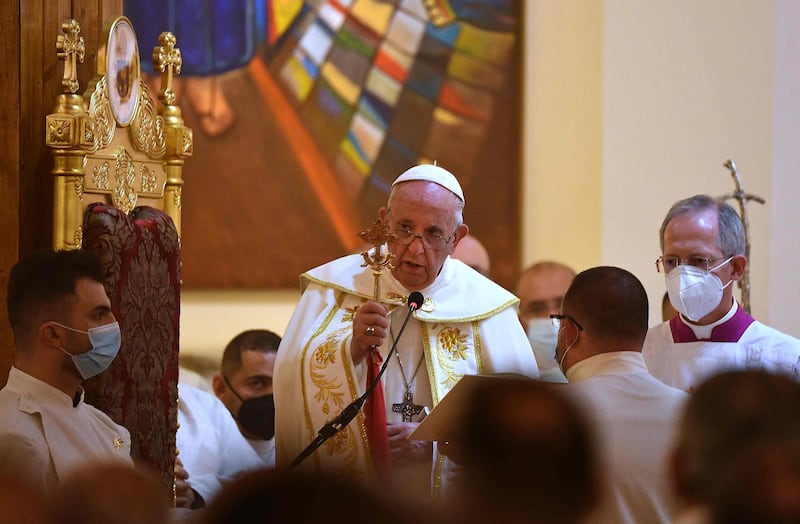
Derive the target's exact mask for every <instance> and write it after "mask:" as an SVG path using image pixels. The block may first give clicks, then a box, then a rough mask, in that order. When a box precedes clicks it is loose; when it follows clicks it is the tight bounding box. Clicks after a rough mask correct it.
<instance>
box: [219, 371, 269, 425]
mask: <svg viewBox="0 0 800 524" xmlns="http://www.w3.org/2000/svg"><path fill="white" fill-rule="evenodd" d="M223 379H225V384H227V385H228V387H229V388H230V390H231V391H233V394H234V395H236V397H237V398H238V399H239V400H241V401H242V405H241V407H240V408H239V416H238V417H235V418H236V419H237V421H238V422H239V425H240V426H241V427H242V429H243V430H244V431H246V432H247V433H250V434H251V435H255V436H257V437H258V438H261V439H263V440H269V439H271V438H272V437H274V436H275V400H274V399H273V397H272V395H262V396H260V397H252V398H248V399H247V400H245V399H243V398H242V396H241V395H239V393H237V392H236V390H235V389H233V387H232V386H231V383H230V382H228V379H227V378H225V377H223Z"/></svg>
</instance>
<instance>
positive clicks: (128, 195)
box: [112, 149, 137, 213]
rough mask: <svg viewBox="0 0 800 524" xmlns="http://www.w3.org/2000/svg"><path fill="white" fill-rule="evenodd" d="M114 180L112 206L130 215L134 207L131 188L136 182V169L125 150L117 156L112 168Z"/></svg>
mask: <svg viewBox="0 0 800 524" xmlns="http://www.w3.org/2000/svg"><path fill="white" fill-rule="evenodd" d="M114 178H115V180H116V182H117V185H116V187H115V188H114V191H113V192H112V199H113V201H114V205H115V206H116V207H118V208H119V209H121V210H122V211H123V212H125V213H130V212H131V211H132V210H133V208H134V207H136V199H137V195H136V189H135V188H134V187H133V184H134V182H135V181H136V169H135V167H134V164H133V158H131V156H130V155H129V154H128V152H127V151H125V149H121V150H120V152H119V153H118V154H117V161H116V165H115V166H114Z"/></svg>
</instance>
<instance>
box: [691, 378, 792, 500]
mask: <svg viewBox="0 0 800 524" xmlns="http://www.w3.org/2000/svg"><path fill="white" fill-rule="evenodd" d="M799 412H800V384H798V383H797V382H795V381H794V380H793V379H792V378H790V377H789V376H786V375H780V374H769V373H767V372H766V371H761V370H755V369H750V370H738V371H727V372H724V373H720V374H717V375H714V376H713V377H711V378H710V379H708V380H706V381H705V382H703V383H702V384H700V385H699V386H698V387H697V389H695V390H694V392H693V393H692V394H691V395H690V396H689V400H688V402H687V403H686V407H685V408H684V412H683V415H682V417H681V420H680V424H679V432H678V439H677V451H678V453H679V456H680V458H681V464H682V467H681V471H680V472H679V475H680V478H679V479H678V481H679V485H680V489H681V490H682V491H683V493H682V495H683V496H685V497H687V498H690V499H692V500H694V501H698V502H703V503H707V502H710V500H711V498H712V496H713V493H714V491H715V487H716V486H717V484H718V483H719V481H720V478H721V477H722V476H724V475H723V474H722V473H721V472H722V471H723V469H724V468H726V467H727V466H728V465H730V464H732V461H733V460H735V459H736V458H737V457H740V456H741V455H742V453H743V452H744V450H745V449H747V448H749V447H750V446H754V445H756V444H759V443H763V442H768V441H773V442H790V441H794V442H796V441H798V440H800V418H798V416H797V414H798V413H799Z"/></svg>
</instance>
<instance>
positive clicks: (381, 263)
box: [358, 218, 394, 300]
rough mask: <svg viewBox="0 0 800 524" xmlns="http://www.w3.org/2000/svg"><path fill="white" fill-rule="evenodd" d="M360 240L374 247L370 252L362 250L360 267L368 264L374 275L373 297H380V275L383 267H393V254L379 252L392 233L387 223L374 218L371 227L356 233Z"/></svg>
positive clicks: (389, 239)
mask: <svg viewBox="0 0 800 524" xmlns="http://www.w3.org/2000/svg"><path fill="white" fill-rule="evenodd" d="M358 236H360V237H361V239H362V240H364V241H365V242H367V243H368V244H370V245H372V246H373V247H374V249H373V251H372V254H371V255H370V254H369V252H368V251H363V252H362V253H361V256H363V257H364V263H363V264H361V267H367V266H369V268H370V269H372V273H373V274H374V275H375V292H374V299H375V300H378V299H379V298H380V283H379V280H380V276H381V272H382V271H383V270H384V268H389V269H394V266H393V265H392V259H393V258H394V255H393V254H391V253H381V249H382V247H383V245H384V244H386V243H388V242H390V241H391V240H393V239H394V233H392V232H391V231H390V230H389V224H387V223H385V222H384V221H383V220H381V219H380V218H376V219H375V222H373V223H372V227H370V228H367V229H365V230H363V231H362V232H361V233H359V234H358Z"/></svg>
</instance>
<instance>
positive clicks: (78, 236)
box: [72, 226, 83, 246]
mask: <svg viewBox="0 0 800 524" xmlns="http://www.w3.org/2000/svg"><path fill="white" fill-rule="evenodd" d="M72 240H73V242H74V245H76V246H81V245H83V226H78V229H76V230H75V234H74V235H72Z"/></svg>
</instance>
